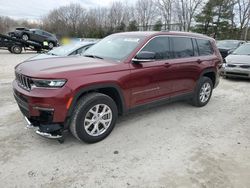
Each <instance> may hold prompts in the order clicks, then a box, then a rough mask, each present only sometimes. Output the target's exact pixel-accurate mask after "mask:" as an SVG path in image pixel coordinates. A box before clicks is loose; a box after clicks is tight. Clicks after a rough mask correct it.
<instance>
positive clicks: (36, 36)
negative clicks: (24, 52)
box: [9, 28, 59, 49]
mask: <svg viewBox="0 0 250 188" xmlns="http://www.w3.org/2000/svg"><path fill="white" fill-rule="evenodd" d="M9 35H10V36H11V37H16V38H19V39H22V40H24V41H34V42H38V43H40V44H44V42H47V43H48V47H49V49H52V48H53V47H55V46H58V45H59V44H58V40H57V38H56V36H55V35H53V34H51V33H49V32H46V31H43V30H41V29H27V28H16V30H15V31H14V32H9Z"/></svg>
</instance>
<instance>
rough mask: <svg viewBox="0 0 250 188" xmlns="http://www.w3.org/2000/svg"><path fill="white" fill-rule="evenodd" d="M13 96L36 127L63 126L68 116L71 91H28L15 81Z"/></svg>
mask: <svg viewBox="0 0 250 188" xmlns="http://www.w3.org/2000/svg"><path fill="white" fill-rule="evenodd" d="M12 84H13V94H14V97H15V100H16V102H17V104H18V106H19V108H20V110H21V112H22V114H23V115H24V116H25V117H27V118H28V120H29V121H30V122H31V123H32V124H33V125H34V126H40V125H51V124H63V123H64V121H65V119H66V116H67V112H68V110H67V107H66V105H67V102H68V100H69V98H70V94H71V90H70V89H69V88H67V87H63V88H60V89H34V90H31V91H26V90H24V89H22V88H20V87H19V86H18V84H17V82H16V81H15V80H14V81H13V83H12Z"/></svg>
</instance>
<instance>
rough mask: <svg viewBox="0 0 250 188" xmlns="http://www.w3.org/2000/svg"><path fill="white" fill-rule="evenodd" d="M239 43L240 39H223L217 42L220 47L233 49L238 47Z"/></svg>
mask: <svg viewBox="0 0 250 188" xmlns="http://www.w3.org/2000/svg"><path fill="white" fill-rule="evenodd" d="M238 45H239V41H233V40H221V41H218V42H217V47H218V48H225V49H233V48H237V46H238Z"/></svg>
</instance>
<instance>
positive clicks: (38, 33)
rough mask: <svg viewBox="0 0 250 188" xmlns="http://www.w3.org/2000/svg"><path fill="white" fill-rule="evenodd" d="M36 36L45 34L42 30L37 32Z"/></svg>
mask: <svg viewBox="0 0 250 188" xmlns="http://www.w3.org/2000/svg"><path fill="white" fill-rule="evenodd" d="M35 34H37V35H43V32H42V31H40V30H35Z"/></svg>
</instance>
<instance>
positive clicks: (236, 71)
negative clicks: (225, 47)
mask: <svg viewBox="0 0 250 188" xmlns="http://www.w3.org/2000/svg"><path fill="white" fill-rule="evenodd" d="M225 60H226V63H225V64H224V66H223V67H224V68H223V70H222V75H224V77H240V78H250V43H245V44H243V45H241V46H240V47H239V48H237V49H236V50H235V51H233V52H232V53H231V54H230V55H228V56H227V57H226V59H225Z"/></svg>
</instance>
